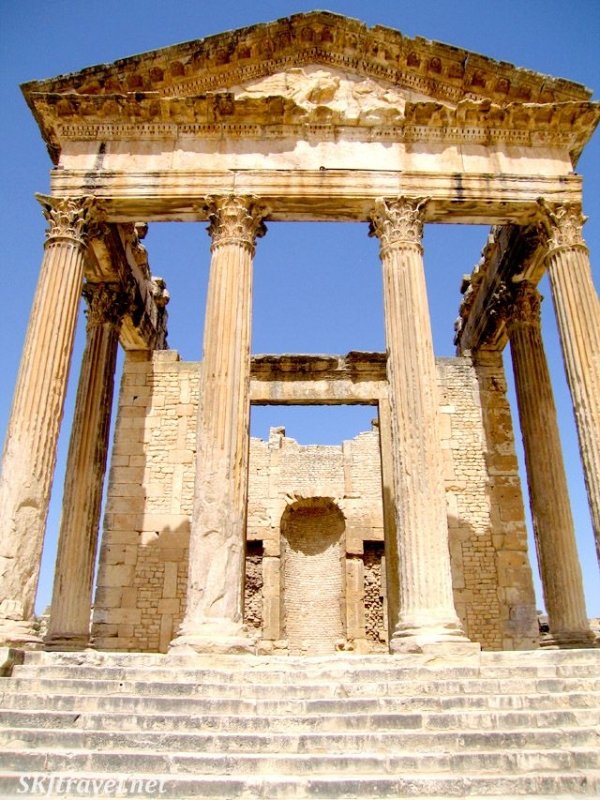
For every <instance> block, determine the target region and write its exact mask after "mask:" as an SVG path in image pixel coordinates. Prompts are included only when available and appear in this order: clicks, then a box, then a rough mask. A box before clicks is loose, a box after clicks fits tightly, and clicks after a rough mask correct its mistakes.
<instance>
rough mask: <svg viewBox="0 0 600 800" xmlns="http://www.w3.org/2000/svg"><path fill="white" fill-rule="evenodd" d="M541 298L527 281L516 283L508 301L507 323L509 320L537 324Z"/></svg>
mask: <svg viewBox="0 0 600 800" xmlns="http://www.w3.org/2000/svg"><path fill="white" fill-rule="evenodd" d="M542 299H543V298H542V296H541V294H540V293H539V292H538V290H537V289H536V288H535V286H534V285H533V284H532V283H529V281H520V282H519V283H517V284H516V285H515V288H514V290H513V295H512V302H511V303H510V319H509V321H508V322H509V325H510V323H511V322H520V323H524V324H526V325H539V324H540V310H541V305H542Z"/></svg>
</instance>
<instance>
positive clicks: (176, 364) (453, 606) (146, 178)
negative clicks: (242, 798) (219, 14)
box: [0, 12, 600, 656]
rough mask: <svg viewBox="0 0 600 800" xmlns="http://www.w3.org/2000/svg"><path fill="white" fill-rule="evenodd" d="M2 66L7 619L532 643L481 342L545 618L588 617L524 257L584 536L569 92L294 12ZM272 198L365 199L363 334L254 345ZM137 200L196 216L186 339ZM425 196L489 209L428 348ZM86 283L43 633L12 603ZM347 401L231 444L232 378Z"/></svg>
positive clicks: (70, 644) (318, 399)
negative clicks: (376, 312) (17, 283)
mask: <svg viewBox="0 0 600 800" xmlns="http://www.w3.org/2000/svg"><path fill="white" fill-rule="evenodd" d="M23 91H24V94H25V98H26V100H27V103H28V104H29V106H30V108H31V111H32V113H33V115H34V116H35V119H36V121H37V122H38V124H39V127H40V131H41V134H42V136H43V138H44V140H45V142H46V144H47V146H48V151H49V153H50V156H51V159H52V162H53V168H52V172H51V194H50V195H48V196H39V197H38V199H39V202H40V204H41V210H42V212H43V214H44V215H45V217H46V219H47V221H48V230H47V239H46V242H45V245H44V248H45V249H44V255H43V260H42V268H41V272H40V278H39V284H38V288H37V294H36V298H35V303H34V307H33V311H32V315H31V320H30V324H29V329H28V333H27V339H26V343H25V349H24V353H23V360H22V367H21V370H20V373H19V377H18V381H17V386H16V390H15V399H14V404H13V409H12V416H11V420H10V426H9V429H8V435H7V440H6V445H5V450H4V457H3V472H2V483H1V487H0V535H1V537H2V553H1V559H0V637H1V639H2V641H3V642H4V643H5V644H11V645H23V646H32V647H41V646H43V647H45V648H46V649H48V650H76V649H82V648H86V647H89V646H93V647H95V648H96V649H97V650H107V651H108V650H110V651H118V650H121V651H133V652H144V653H167V652H168V653H169V654H171V655H172V656H178V655H189V654H194V653H198V654H202V653H213V654H229V653H232V654H233V653H254V654H258V655H290V656H296V655H302V656H303V655H327V654H334V653H336V652H340V653H349V652H352V653H356V654H368V653H382V652H391V653H392V654H401V653H444V654H462V655H464V654H468V653H472V652H477V651H478V650H479V649H480V648H481V649H484V650H526V649H534V648H536V647H537V646H538V645H539V633H538V626H537V619H536V608H535V600H534V594H533V588H532V578H531V566H530V559H529V554H528V552H527V544H526V531H525V522H524V509H523V492H522V488H521V485H520V481H519V475H518V471H517V462H516V458H515V452H514V442H513V431H512V425H511V417H510V411H509V406H508V401H507V397H506V382H505V377H504V374H503V362H502V350H503V348H504V347H505V346H506V345H507V344H510V348H511V353H512V360H513V364H514V372H515V382H516V389H517V395H518V404H519V409H518V411H519V416H520V422H521V428H522V431H523V438H524V446H525V454H526V460H527V484H528V490H529V500H530V504H531V508H532V512H533V517H534V522H535V540H536V547H537V550H538V557H539V562H540V566H541V577H542V582H543V589H544V595H545V602H546V606H547V611H548V616H549V626H550V637H549V640H548V641H549V642H550V643H551V644H553V645H554V646H557V647H578V646H579V647H585V646H586V645H589V644H590V643H591V642H592V641H593V636H592V634H591V632H590V628H589V623H588V619H587V614H586V609H585V603H584V596H583V589H582V581H581V571H580V567H579V563H578V556H577V552H576V547H575V532H574V529H573V521H572V516H571V511H570V507H569V499H568V495H567V488H566V480H565V473H564V467H563V464H562V457H561V450H560V442H559V438H558V432H557V421H556V413H555V410H554V401H553V396H552V387H551V385H550V380H549V376H548V369H547V365H546V361H545V356H544V349H543V337H542V331H541V329H540V318H539V296H538V294H537V290H536V284H537V283H538V281H539V280H540V278H541V277H542V275H543V274H544V271H545V270H547V271H548V272H549V275H550V281H551V287H552V298H553V302H554V305H555V307H556V313H557V318H558V325H559V332H560V337H561V343H562V347H563V353H564V360H565V365H566V372H567V377H568V382H569V386H570V389H571V392H572V396H573V404H574V408H575V415H576V423H577V430H578V435H579V443H580V451H581V457H582V462H583V468H584V472H585V478H586V485H587V489H588V497H589V503H590V508H591V511H592V518H593V521H594V527H595V531H596V537H597V539H598V541H600V304H599V301H598V297H597V295H596V293H595V290H594V287H593V283H592V279H591V273H590V264H589V255H588V250H587V247H586V245H585V241H584V239H583V233H582V228H583V223H584V220H585V218H584V216H583V213H582V207H581V191H582V180H581V177H580V176H579V175H578V174H576V172H575V171H574V170H575V165H576V163H577V159H578V157H579V155H580V153H581V151H582V148H583V147H584V146H585V144H586V142H587V140H588V139H589V137H590V136H591V134H592V133H593V131H594V129H595V126H596V124H597V122H598V120H599V119H600V107H599V105H598V104H595V103H592V102H590V96H591V95H590V92H589V91H588V90H587V89H585V88H584V87H583V86H580V85H578V84H574V83H571V82H569V81H566V80H562V79H555V78H552V77H549V76H546V75H539V74H536V73H534V72H529V71H527V70H525V69H516V68H514V67H513V66H511V65H509V64H506V63H498V62H494V61H492V60H490V59H488V58H485V57H483V56H479V55H477V54H474V53H468V54H467V53H465V52H463V51H461V50H459V49H456V48H452V47H449V46H446V45H442V44H439V43H434V42H429V41H426V40H422V39H416V40H411V39H408V38H405V37H403V36H401V34H400V33H398V32H397V31H394V30H390V29H386V28H381V27H376V28H373V29H368V28H366V27H365V26H364V25H363V24H361V23H359V22H357V21H355V20H351V19H347V18H345V17H341V16H337V15H334V14H331V13H328V12H314V13H309V14H299V15H296V16H293V17H290V18H288V19H283V20H279V21H276V22H273V23H270V24H265V25H257V26H254V27H251V28H247V29H243V30H238V31H235V32H232V33H225V34H222V35H218V36H213V37H210V38H209V39H205V40H202V41H192V42H189V43H186V44H181V45H177V46H174V47H170V48H166V49H164V50H158V51H154V52H150V53H146V54H143V55H139V56H135V57H131V58H126V59H123V60H120V61H118V62H116V63H115V64H112V65H108V66H106V65H104V66H99V67H90V68H88V69H84V70H82V71H81V72H79V73H76V74H72V75H67V76H59V77H57V78H53V79H48V80H43V81H34V82H31V83H28V84H25V85H24V87H23ZM298 220H304V221H306V220H310V221H317V222H323V223H326V222H327V221H332V220H343V221H346V222H362V223H369V225H370V234H371V235H372V236H374V237H377V239H378V242H379V246H380V264H379V265H378V264H374V265H373V269H380V270H381V274H382V280H383V293H384V307H385V320H384V322H385V335H386V352H385V353H363V352H351V353H347V354H332V355H323V356H314V355H313V356H308V355H302V354H296V355H294V354H288V355H274V354H271V355H263V356H255V355H252V348H251V320H252V266H253V258H254V255H255V251H256V249H257V248H260V246H261V242H260V239H261V237H263V236H265V235H267V236H268V226H269V223H270V222H271V221H273V222H280V223H286V222H293V221H298ZM155 221H176V222H179V223H181V224H194V225H197V226H198V228H201V227H203V226H204V227H206V226H207V230H208V237H206V240H205V245H203V247H202V251H199V252H197V253H196V254H191V256H190V257H191V258H195V259H197V261H198V264H199V265H201V264H202V263H210V279H209V287H208V295H207V305H206V320H205V328H204V352H203V358H202V362H201V363H186V362H183V361H181V360H180V358H179V356H178V354H177V352H176V351H174V350H170V349H168V346H167V340H166V318H167V315H166V305H167V302H168V299H169V298H168V292H167V289H166V286H165V283H164V281H162V280H161V279H160V278H157V277H155V276H153V275H152V273H151V270H150V266H149V256H148V253H147V251H146V248H145V247H144V245H143V244H142V241H143V240H144V236H145V232H146V227H147V224H148V223H151V222H155ZM441 222H444V223H463V224H464V223H471V224H474V223H475V224H483V223H485V224H489V225H490V226H491V232H490V235H489V238H488V241H487V243H485V247H484V250H483V257H482V260H481V262H480V263H479V264H478V266H477V267H476V269H475V270H474V272H473V273H472V275H471V276H470V277H469V278H468V279H465V281H464V285H463V287H462V288H463V299H462V304H461V306H460V316H459V321H458V324H457V330H456V343H457V355H456V357H455V358H443V359H436V357H435V354H434V351H433V346H432V337H431V325H430V320H429V312H428V306H427V294H426V286H425V279H424V273H423V258H424V254H423V247H422V234H423V226H424V225H425V224H435V223H441ZM199 242H200V239H199ZM199 247H200V245H199ZM150 260H151V259H150ZM465 266H467V265H465ZM82 294H83V296H84V298H85V301H86V304H87V340H86V347H85V352H84V355H83V360H82V363H81V366H80V369H79V384H78V393H77V400H76V410H75V419H74V424H73V429H72V431H71V441H70V450H69V456H68V466H67V479H66V484H65V488H64V500H63V503H64V507H63V515H62V521H61V527H60V538H59V547H58V556H57V563H56V573H55V581H54V592H53V599H52V608H51V615H50V620H49V626H48V631H47V633H46V635H45V640H44V642H43V643H42V642H41V641H40V640H39V637H38V636H37V634H36V632H35V631H34V630H33V628H32V618H33V609H34V599H35V593H36V586H37V581H38V573H39V564H40V557H41V551H42V544H43V538H44V528H45V522H46V516H47V509H48V501H49V493H50V487H51V483H52V477H53V469H54V463H55V457H56V447H57V437H58V432H59V426H60V421H61V416H62V409H63V402H64V398H65V392H66V382H67V375H68V372H69V363H70V359H71V351H72V345H73V337H74V330H75V325H76V318H77V311H78V305H79V301H80V297H81V295H82ZM199 333H200V332H199ZM119 344H120V345H121V347H123V348H124V350H125V364H124V369H123V376H122V381H121V389H120V395H119V403H118V416H117V419H116V424H115V428H114V430H115V433H114V447H113V450H112V463H111V464H110V465H107V452H108V443H109V431H110V428H111V419H110V416H111V405H112V397H113V384H114V373H115V359H116V353H117V348H118V346H119ZM355 403H363V404H369V405H371V406H372V407H373V419H374V423H373V428H372V430H371V431H365V432H364V433H362V434H360V435H359V436H358V437H356V438H355V439H353V440H351V441H346V442H343V443H340V445H339V446H337V447H333V446H331V447H318V446H301V445H299V444H298V443H296V442H295V441H294V440H293V439H291V438H289V437H287V436H286V435H285V431H284V430H282V429H277V428H273V429H272V430H271V433H270V436H269V439H268V441H261V440H255V439H253V440H252V441H251V440H250V436H249V417H250V408H251V405H252V404H262V405H265V404H266V405H268V404H330V405H331V404H333V405H335V404H355ZM108 474H109V475H110V477H109V480H108V489H107V504H106V508H105V513H104V523H103V531H102V532H100V531H99V526H100V519H101V498H102V494H103V490H104V483H105V476H106V475H108ZM100 543H101V545H100ZM99 547H100V561H99V571H98V576H97V581H96V585H95V589H94V565H95V563H96V555H97V552H98V548H99Z"/></svg>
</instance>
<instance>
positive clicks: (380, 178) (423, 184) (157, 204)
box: [51, 169, 582, 225]
mask: <svg viewBox="0 0 600 800" xmlns="http://www.w3.org/2000/svg"><path fill="white" fill-rule="evenodd" d="M581 185H582V184H581V178H580V176H578V175H573V174H570V175H568V174H565V175H556V176H548V177H546V176H542V175H534V176H531V175H510V174H501V175H492V174H489V173H480V174H470V175H465V174H462V173H445V174H442V173H436V172H413V173H407V172H399V171H393V170H388V171H380V170H377V171H368V170H350V169H349V170H301V169H290V170H236V171H233V170H227V171H217V170H215V171H206V172H203V171H196V172H193V171H185V172H184V171H174V170H170V171H166V172H135V171H131V172H108V171H103V170H99V171H96V172H94V171H91V172H90V171H86V170H64V169H55V170H53V172H52V175H51V187H52V194H53V195H55V196H57V197H77V196H80V195H82V194H93V195H94V196H96V197H97V198H98V199H99V200H100V201H101V202H102V207H103V209H104V212H105V214H106V218H107V219H108V220H109V221H110V222H135V221H136V220H140V219H144V220H146V221H148V222H155V221H202V220H206V219H207V218H208V210H207V197H210V196H221V195H248V196H255V197H257V198H260V200H261V202H263V203H264V204H265V205H266V206H267V207H268V208H269V215H268V217H267V219H268V220H269V219H270V220H273V221H362V222H366V221H368V220H369V219H370V216H371V214H372V211H373V206H374V203H375V201H376V200H377V199H378V198H381V197H399V196H406V197H411V196H412V197H427V198H429V202H428V203H427V206H426V208H425V210H424V221H425V222H456V223H464V224H481V225H486V224H506V223H514V224H517V225H528V224H531V223H533V222H534V220H535V219H536V217H537V215H538V213H539V206H538V200H539V198H540V197H544V198H545V199H546V201H547V202H548V203H549V204H551V205H563V204H569V203H570V204H572V203H580V202H581Z"/></svg>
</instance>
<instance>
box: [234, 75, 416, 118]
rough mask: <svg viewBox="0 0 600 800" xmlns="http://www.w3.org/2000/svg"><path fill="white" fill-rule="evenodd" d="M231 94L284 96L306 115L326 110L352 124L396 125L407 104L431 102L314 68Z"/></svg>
mask: <svg viewBox="0 0 600 800" xmlns="http://www.w3.org/2000/svg"><path fill="white" fill-rule="evenodd" d="M230 91H231V92H232V93H233V94H234V95H235V97H236V99H237V100H242V99H258V98H263V97H274V96H279V97H284V98H286V99H289V100H291V101H292V102H293V103H294V104H295V105H296V106H298V107H300V108H303V109H305V110H306V111H308V112H314V111H316V110H317V109H318V108H320V107H326V108H329V109H331V110H332V111H335V112H336V114H337V115H339V116H341V117H344V118H346V119H347V120H348V121H353V122H358V121H360V122H387V123H393V122H397V121H399V120H400V119H401V118H403V117H404V109H405V106H406V103H407V102H419V101H422V100H430V99H431V98H428V97H426V96H425V95H421V94H418V93H416V92H411V91H409V90H404V89H402V90H400V89H398V88H397V87H395V86H386V85H385V84H383V83H377V82H375V81H374V80H372V79H371V78H365V77H362V76H360V75H355V74H352V73H344V72H342V71H341V70H339V71H338V70H332V69H324V68H323V67H320V66H317V65H315V66H312V67H295V68H291V69H288V70H286V71H285V72H280V73H277V74H275V75H268V76H266V77H261V78H258V79H256V80H253V81H248V82H246V83H245V84H243V85H242V86H236V87H232V88H231V89H230Z"/></svg>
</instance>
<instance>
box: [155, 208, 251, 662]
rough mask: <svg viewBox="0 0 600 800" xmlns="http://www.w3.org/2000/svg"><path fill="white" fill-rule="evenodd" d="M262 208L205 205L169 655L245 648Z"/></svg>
mask: <svg viewBox="0 0 600 800" xmlns="http://www.w3.org/2000/svg"><path fill="white" fill-rule="evenodd" d="M264 214H265V212H264V210H262V209H260V208H259V207H258V206H257V205H256V204H255V203H254V202H253V201H252V199H251V198H244V197H222V198H216V199H215V200H213V201H212V203H211V206H210V226H209V234H210V235H211V237H212V246H211V252H212V259H211V267H210V279H209V285H208V296H207V304H206V320H205V326H204V355H203V362H202V367H201V373H200V386H201V389H200V398H199V405H198V439H197V454H196V483H195V490H194V506H193V511H192V527H191V535H190V554H189V578H188V589H187V606H186V613H185V617H184V619H183V622H182V624H181V627H180V629H179V631H178V636H177V638H176V639H175V640H174V641H173V642H172V643H171V652H185V651H189V650H192V651H199V652H204V651H211V652H244V651H249V650H251V649H252V648H253V640H252V639H251V637H250V635H249V634H248V632H247V631H246V629H245V627H244V625H243V596H244V569H245V539H246V505H247V503H246V500H247V486H248V451H249V421H250V400H249V397H250V334H251V317H252V259H253V257H254V250H255V241H256V237H257V236H262V235H263V234H264V232H265V227H264V225H263V223H262V218H263V216H264Z"/></svg>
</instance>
